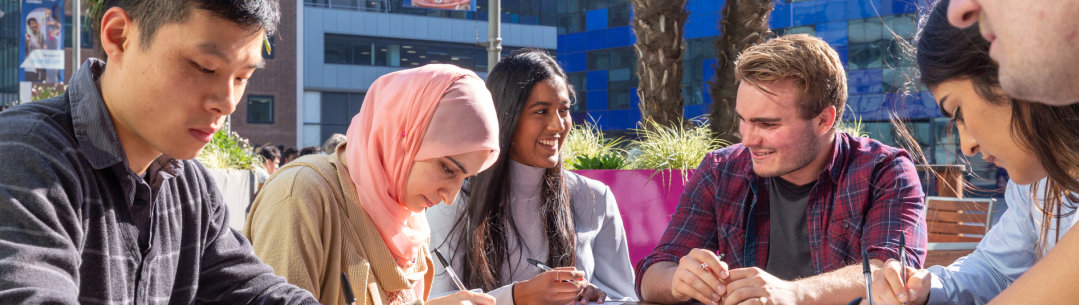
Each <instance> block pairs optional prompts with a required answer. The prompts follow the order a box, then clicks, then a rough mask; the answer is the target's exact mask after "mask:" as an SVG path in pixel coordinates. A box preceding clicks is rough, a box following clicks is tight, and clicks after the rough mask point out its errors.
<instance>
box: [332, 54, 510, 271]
mask: <svg viewBox="0 0 1079 305" xmlns="http://www.w3.org/2000/svg"><path fill="white" fill-rule="evenodd" d="M346 137H347V138H348V140H347V143H348V145H347V146H346V147H345V151H344V153H345V159H346V160H347V162H348V172H349V177H351V178H352V182H353V183H354V184H355V185H356V194H358V195H359V200H360V202H359V204H360V207H361V208H363V210H364V212H367V214H368V215H370V216H371V220H372V221H374V223H375V227H376V228H377V229H378V233H379V235H381V236H382V240H383V241H385V242H386V246H387V247H389V249H390V253H392V254H393V257H394V258H395V259H396V261H397V265H399V266H402V267H404V266H408V265H410V264H411V263H412V262H413V261H414V259H415V258H416V254H417V253H416V252H417V250H418V249H419V247H420V246H421V245H423V244H426V243H427V242H429V239H430V229H429V228H428V226H427V218H426V216H424V213H423V212H413V211H411V210H408V209H407V208H406V207H405V206H404V205H403V203H402V202H401V199H400V196H402V194H403V193H404V190H405V183H406V181H407V180H408V174H409V172H410V171H411V169H412V163H413V162H414V161H417V160H427V159H433V158H439V157H443V156H452V155H456V154H462V153H468V152H473V151H480V150H485V151H492V152H493V153H492V154H491V155H490V157H488V158H487V160H486V161H485V162H484V163H483V167H481V169H480V170H481V171H482V170H484V169H487V168H488V167H490V166H491V165H492V164H494V162H495V160H496V159H497V158H498V117H497V116H496V114H495V107H494V102H493V101H492V100H491V93H490V92H488V91H487V88H486V87H484V84H483V80H481V79H480V78H479V77H478V76H476V74H475V73H473V72H472V71H469V70H465V69H462V68H458V67H456V66H452V65H445V64H432V65H426V66H423V67H419V68H414V69H408V70H402V71H397V72H393V73H390V74H386V75H383V76H382V77H379V78H378V79H377V80H375V83H374V84H372V85H371V88H370V89H369V90H368V91H367V96H366V97H365V98H364V100H363V107H362V108H361V110H360V113H359V114H357V115H356V116H355V117H354V118H352V124H351V125H349V127H348V132H347V134H346Z"/></svg>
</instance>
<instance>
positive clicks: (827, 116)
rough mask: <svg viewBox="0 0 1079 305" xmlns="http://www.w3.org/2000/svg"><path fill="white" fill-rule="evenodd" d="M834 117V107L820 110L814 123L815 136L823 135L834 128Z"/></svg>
mask: <svg viewBox="0 0 1079 305" xmlns="http://www.w3.org/2000/svg"><path fill="white" fill-rule="evenodd" d="M835 116H836V110H835V106H828V107H824V109H821V113H820V115H819V116H817V120H818V121H817V122H815V123H816V131H817V134H819V135H823V134H825V133H827V132H828V130H830V129H832V128H833V127H835V126H834V125H835V124H836V121H835Z"/></svg>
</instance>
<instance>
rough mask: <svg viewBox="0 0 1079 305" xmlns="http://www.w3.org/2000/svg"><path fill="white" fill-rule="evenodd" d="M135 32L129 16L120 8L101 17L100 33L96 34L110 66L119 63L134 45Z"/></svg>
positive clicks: (115, 8) (106, 12) (111, 9)
mask: <svg viewBox="0 0 1079 305" xmlns="http://www.w3.org/2000/svg"><path fill="white" fill-rule="evenodd" d="M135 30H136V29H135V23H134V22H132V21H131V16H129V15H128V14H127V11H124V9H122V8H119V7H113V8H110V9H109V10H108V11H105V13H104V14H103V15H102V16H101V33H98V34H99V35H100V36H99V37H101V48H102V49H104V51H105V55H106V56H107V58H108V61H109V63H110V64H111V63H113V62H116V63H120V61H121V60H122V59H123V56H124V53H125V52H127V50H129V49H130V48H131V46H132V45H134V40H135V36H136V35H134V32H135Z"/></svg>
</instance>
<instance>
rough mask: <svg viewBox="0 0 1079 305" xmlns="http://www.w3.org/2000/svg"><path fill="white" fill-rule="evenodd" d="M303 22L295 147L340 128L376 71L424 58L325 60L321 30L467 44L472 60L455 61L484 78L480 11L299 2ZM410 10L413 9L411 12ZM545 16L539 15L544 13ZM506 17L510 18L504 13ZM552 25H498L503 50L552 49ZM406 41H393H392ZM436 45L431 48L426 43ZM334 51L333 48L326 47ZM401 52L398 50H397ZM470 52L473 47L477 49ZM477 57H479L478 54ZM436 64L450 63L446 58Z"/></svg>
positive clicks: (484, 30) (342, 129)
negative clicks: (436, 12) (444, 12)
mask: <svg viewBox="0 0 1079 305" xmlns="http://www.w3.org/2000/svg"><path fill="white" fill-rule="evenodd" d="M303 10H304V13H303V14H304V17H303V18H304V20H305V21H304V24H303V31H304V32H303V36H304V39H303V40H304V41H303V48H304V51H303V52H304V56H303V60H304V62H303V64H302V66H303V88H304V93H303V101H302V102H301V105H298V107H301V108H302V110H301V111H300V112H301V113H302V115H300V116H301V117H300V118H299V119H300V120H302V124H300V126H298V129H299V131H298V134H299V135H300V139H299V141H300V146H311V145H321V144H322V141H324V140H325V139H326V138H328V137H329V136H330V135H332V134H333V133H344V132H345V130H346V129H347V127H348V123H349V122H350V120H351V118H352V116H354V115H355V114H356V113H358V112H359V108H360V105H361V104H362V101H363V97H364V93H365V92H366V91H367V88H369V87H370V85H371V83H373V82H374V81H375V79H377V78H378V77H379V76H382V75H385V74H387V73H390V72H394V71H398V70H401V69H405V68H408V67H413V66H416V65H422V64H427V63H430V61H424V60H422V59H421V60H415V57H413V59H414V60H413V61H410V62H406V61H399V62H396V63H393V64H388V63H384V64H374V65H371V64H364V65H361V64H339V63H327V58H326V57H327V56H326V54H327V50H326V48H327V41H326V36H327V35H335V36H338V37H342V36H344V37H358V38H363V39H370V40H372V41H390V43H391V44H396V45H397V47H402V48H403V47H405V46H406V45H409V44H413V45H415V44H421V45H422V44H431V45H451V46H453V47H455V48H473V49H474V50H473V51H475V52H473V53H471V55H475V56H474V59H475V60H482V62H483V63H479V62H477V63H476V64H474V65H471V64H470V65H461V64H459V63H458V65H459V66H462V67H464V68H469V69H473V70H476V72H477V74H478V75H480V77H486V71H485V70H486V57H485V55H480V54H482V50H483V49H484V48H485V47H482V46H478V45H477V44H476V43H477V42H480V41H486V40H487V22H486V21H483V20H475V18H474V17H476V16H479V15H480V13H479V12H476V13H460V12H458V13H457V14H460V15H462V16H464V17H469V18H446V17H431V16H425V15H418V14H412V13H409V14H405V13H385V12H372V11H365V10H357V9H339V8H327V7H322V6H318V5H314V4H309V5H307V6H305V7H304V9H303ZM412 12H414V11H412ZM544 15H545V14H544ZM504 17H507V16H506V15H505V14H504ZM509 17H512V15H511V16H509ZM516 20H517V22H539V21H540V18H523V17H518V18H517V19H516ZM556 37H557V28H556V27H554V26H546V25H538V24H521V23H514V21H513V20H506V21H504V22H503V24H502V39H503V40H502V44H503V51H504V52H505V51H507V50H510V49H515V48H522V47H536V48H542V49H549V50H554V49H555V48H556V47H557V39H556ZM401 40H407V41H408V42H402V43H394V42H392V41H401ZM431 49H432V50H433V49H437V47H432V48H431ZM331 51H335V50H331ZM398 51H399V52H400V53H401V54H402V56H404V52H405V50H404V49H399V50H398ZM476 52H479V54H477V53H476ZM480 57H482V58H480ZM428 59H429V58H428ZM442 63H450V64H455V62H452V61H446V62H442Z"/></svg>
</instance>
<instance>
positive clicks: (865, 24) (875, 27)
mask: <svg viewBox="0 0 1079 305" xmlns="http://www.w3.org/2000/svg"><path fill="white" fill-rule="evenodd" d="M847 30H848V34H847V35H848V36H847V37H848V39H849V40H850V43H851V44H856V43H873V42H877V41H879V40H881V39H883V38H884V36H883V31H884V24H882V23H881V19H880V17H871V18H865V19H857V20H851V21H850V22H849V23H847ZM889 37H891V36H890V35H889Z"/></svg>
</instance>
